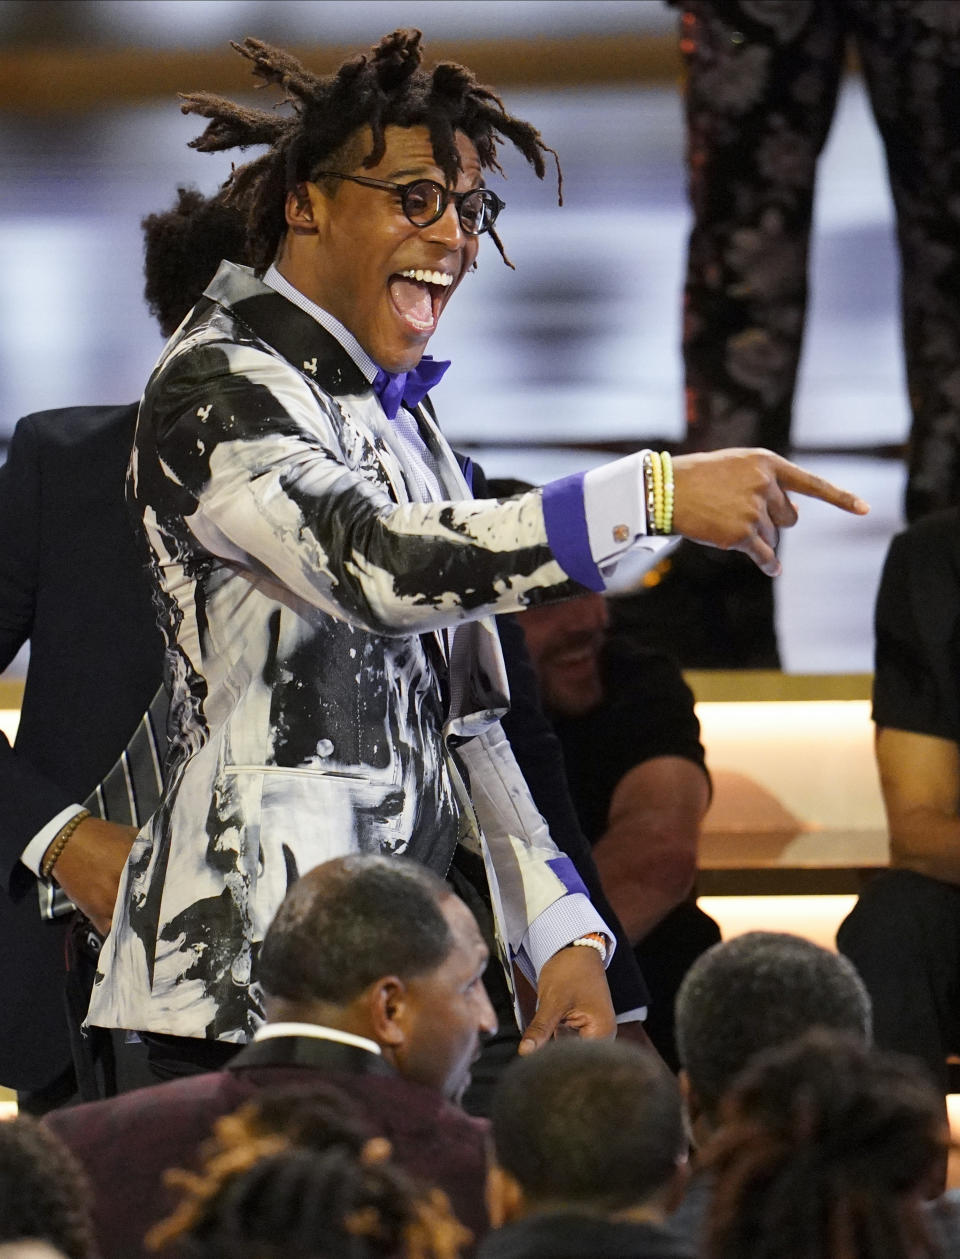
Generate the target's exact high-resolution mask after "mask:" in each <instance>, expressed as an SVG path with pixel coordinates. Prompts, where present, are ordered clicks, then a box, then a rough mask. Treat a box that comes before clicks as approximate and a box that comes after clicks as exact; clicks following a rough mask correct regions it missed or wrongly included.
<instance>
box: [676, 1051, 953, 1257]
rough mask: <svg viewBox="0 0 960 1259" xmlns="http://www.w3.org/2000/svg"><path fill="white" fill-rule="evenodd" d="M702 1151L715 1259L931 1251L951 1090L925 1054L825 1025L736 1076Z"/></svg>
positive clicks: (909, 1254)
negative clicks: (867, 1041) (929, 1068)
mask: <svg viewBox="0 0 960 1259" xmlns="http://www.w3.org/2000/svg"><path fill="white" fill-rule="evenodd" d="M721 1109H722V1119H723V1122H722V1125H721V1127H720V1128H719V1130H718V1131H717V1134H716V1136H715V1137H714V1138H713V1140H712V1141H711V1142H710V1143H709V1144H708V1145H707V1147H706V1148H705V1149H704V1150H703V1152H702V1156H701V1166H702V1167H704V1168H705V1169H707V1170H709V1172H710V1173H711V1175H712V1177H713V1197H712V1202H711V1207H710V1214H709V1219H708V1242H709V1244H708V1247H707V1254H708V1256H709V1259H924V1257H927V1256H933V1255H935V1254H937V1250H936V1248H935V1247H934V1245H933V1243H932V1241H931V1238H930V1235H929V1233H928V1230H927V1225H926V1222H925V1219H924V1215H923V1210H922V1199H923V1198H924V1197H925V1196H928V1195H929V1193H930V1192H931V1190H932V1188H933V1186H934V1183H935V1181H936V1177H937V1176H938V1175H939V1174H941V1173H942V1166H943V1158H944V1155H945V1146H946V1142H947V1127H946V1115H945V1112H944V1108H943V1098H942V1096H941V1095H940V1094H939V1093H938V1091H937V1089H936V1088H935V1087H934V1084H933V1081H932V1080H931V1079H928V1078H927V1077H926V1076H925V1074H924V1072H923V1068H922V1066H921V1065H920V1064H919V1063H916V1062H914V1061H913V1060H911V1059H909V1058H903V1057H900V1055H898V1054H892V1053H881V1052H880V1051H879V1050H870V1049H869V1048H867V1047H866V1046H865V1045H864V1044H863V1043H862V1041H860V1040H858V1039H856V1038H855V1037H853V1036H850V1035H845V1034H843V1033H839V1032H831V1031H827V1030H826V1029H824V1028H819V1029H816V1030H815V1031H811V1032H809V1033H808V1034H807V1035H806V1036H804V1037H803V1038H802V1039H800V1040H799V1041H797V1042H796V1043H794V1044H791V1045H788V1046H786V1047H781V1048H778V1049H772V1050H768V1051H767V1052H765V1053H763V1054H760V1055H758V1056H757V1058H755V1059H754V1060H753V1062H752V1063H751V1064H750V1066H748V1067H747V1069H746V1070H745V1071H744V1072H743V1074H742V1075H741V1076H739V1077H738V1079H737V1082H736V1083H735V1084H734V1086H733V1088H732V1089H731V1090H730V1092H729V1094H728V1095H727V1097H726V1098H725V1099H724V1102H723V1104H722V1108H721Z"/></svg>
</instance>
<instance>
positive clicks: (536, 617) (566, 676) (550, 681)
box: [489, 477, 610, 717]
mask: <svg viewBox="0 0 960 1259" xmlns="http://www.w3.org/2000/svg"><path fill="white" fill-rule="evenodd" d="M532 488H533V487H532V486H531V485H530V484H529V482H527V481H519V480H516V479H513V478H507V477H501V478H498V479H495V480H491V481H490V482H489V489H490V493H491V494H493V495H495V496H496V497H497V498H510V497H512V496H513V495H515V494H525V493H526V492H527V491H528V490H530V489H532ZM517 623H518V624H519V625H520V627H521V628H522V629H523V634H524V638H525V639H526V641H527V651H528V652H529V653H530V660H531V662H532V663H533V667H534V669H535V670H536V673H537V681H538V682H539V684H540V693H541V695H542V696H543V703H544V706H545V707H546V708H548V709H549V710H550V711H551V712H553V713H557V714H559V715H560V716H563V717H581V716H583V714H584V713H588V712H590V711H591V709H594V708H596V707H597V705H598V704H600V703H601V702H602V700H603V680H602V678H601V674H600V652H601V651H602V649H603V645H604V642H605V641H606V637H607V627H608V626H609V624H610V613H609V610H608V608H607V601H606V599H605V598H604V597H603V595H600V594H596V593H593V592H591V593H588V594H583V595H579V596H577V597H576V598H574V599H566V600H564V601H563V602H562V603H545V604H540V605H537V606H533V607H528V608H526V609H524V611H523V612H521V613H519V614H518V616H517Z"/></svg>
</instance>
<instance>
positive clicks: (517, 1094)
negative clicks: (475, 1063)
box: [488, 1039, 688, 1225]
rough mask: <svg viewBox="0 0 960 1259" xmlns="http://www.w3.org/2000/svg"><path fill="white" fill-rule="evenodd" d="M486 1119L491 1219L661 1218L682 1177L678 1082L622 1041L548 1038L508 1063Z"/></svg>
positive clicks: (683, 1142)
mask: <svg viewBox="0 0 960 1259" xmlns="http://www.w3.org/2000/svg"><path fill="white" fill-rule="evenodd" d="M492 1122H493V1159H494V1162H493V1166H492V1168H491V1172H490V1180H489V1189H488V1198H489V1206H490V1214H491V1219H492V1221H493V1223H494V1225H500V1224H503V1223H506V1222H508V1221H509V1220H511V1219H513V1218H516V1217H518V1216H521V1215H525V1214H527V1213H529V1212H533V1211H540V1210H544V1209H550V1208H558V1209H562V1210H571V1209H572V1210H577V1209H580V1210H583V1211H585V1212H588V1213H598V1212H602V1213H605V1214H613V1213H615V1212H619V1211H623V1210H626V1209H637V1208H643V1207H645V1208H648V1209H649V1210H650V1212H651V1213H652V1214H662V1213H663V1212H665V1211H667V1210H669V1209H670V1208H671V1207H672V1206H674V1205H675V1203H676V1199H677V1198H678V1197H679V1193H680V1190H681V1188H682V1184H683V1181H684V1180H685V1172H686V1168H685V1165H686V1157H687V1146H688V1139H687V1132H686V1127H685V1124H684V1118H683V1107H682V1103H681V1099H680V1092H679V1089H678V1088H677V1083H676V1081H675V1080H674V1078H673V1076H672V1075H671V1074H670V1073H669V1071H668V1070H667V1068H666V1067H665V1066H664V1064H663V1063H662V1062H661V1061H660V1059H659V1058H658V1057H656V1055H654V1054H651V1053H649V1052H647V1051H645V1050H643V1049H641V1048H639V1047H638V1046H636V1045H631V1044H629V1043H627V1042H624V1041H589V1040H584V1041H581V1040H575V1039H570V1040H564V1041H556V1042H553V1043H551V1044H548V1045H545V1046H544V1048H543V1049H541V1050H539V1051H538V1052H537V1053H535V1054H531V1055H530V1056H529V1057H527V1058H519V1059H517V1060H516V1061H515V1062H513V1063H511V1064H510V1066H509V1067H508V1069H507V1070H506V1071H505V1072H504V1075H503V1079H502V1080H501V1082H500V1084H499V1085H498V1088H497V1092H496V1095H495V1098H494V1104H493V1117H492Z"/></svg>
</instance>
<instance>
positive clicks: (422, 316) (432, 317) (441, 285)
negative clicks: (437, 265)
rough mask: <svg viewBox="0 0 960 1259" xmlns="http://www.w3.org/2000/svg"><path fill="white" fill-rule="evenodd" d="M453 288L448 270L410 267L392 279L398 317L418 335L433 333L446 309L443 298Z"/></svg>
mask: <svg viewBox="0 0 960 1259" xmlns="http://www.w3.org/2000/svg"><path fill="white" fill-rule="evenodd" d="M452 285H453V276H452V275H448V274H447V273H446V272H445V271H430V270H427V269H423V270H421V269H419V268H413V267H408V268H407V270H406V271H400V272H398V273H397V274H396V275H392V276H391V277H390V283H389V290H390V297H391V299H392V301H393V304H394V307H395V308H396V311H397V314H398V315H399V316H400V318H401V319H402V320H403V321H404V323H406V324H407V325H408V326H409V327H410V328H411V329H413V330H414V331H415V332H419V333H424V332H426V333H429V332H433V330H434V328H436V326H437V321H438V319H439V318H440V312H441V310H442V309H443V303H444V300H445V298H444V295H445V293H446V291H447V289H449V288H451V286H452Z"/></svg>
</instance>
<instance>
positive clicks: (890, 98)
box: [678, 0, 960, 519]
mask: <svg viewBox="0 0 960 1259" xmlns="http://www.w3.org/2000/svg"><path fill="white" fill-rule="evenodd" d="M678 7H679V8H680V11H681V40H680V46H681V50H682V52H683V55H684V59H685V62H686V68H687V89H686V107H687V126H688V140H689V150H688V161H689V171H690V197H691V202H692V206H693V212H694V226H693V229H692V232H691V236H690V246H689V255H688V269H687V276H686V285H685V300H684V332H683V348H684V359H685V368H686V386H687V415H688V426H689V427H688V437H687V444H688V448H690V449H699V450H703V449H717V448H719V447H723V446H733V445H743V444H749V445H763V446H767V447H770V448H771V449H773V450H778V451H781V452H783V451H785V450H786V449H787V447H788V444H789V437H790V416H791V406H792V400H793V391H794V383H795V380H796V374H797V364H798V360H799V356H800V347H801V340H802V336H803V324H804V313H805V307H806V298H807V252H808V245H809V237H810V221H811V210H812V202H813V187H814V180H815V176H816V162H817V157H818V155H819V153H820V150H821V149H822V147H823V144H824V141H825V140H826V137H827V132H828V130H829V127H830V122H831V119H832V117H833V112H834V108H835V105H836V100H837V92H838V88H839V83H840V78H841V74H842V72H843V67H844V61H845V54H846V45H847V40H848V38H850V39H852V40H853V42H854V44H855V46H856V49H857V53H858V55H859V59H860V63H861V66H862V68H863V73H864V77H865V79H866V84H867V89H868V92H869V96H870V102H871V106H872V109H873V113H874V117H875V119H876V122H877V126H878V128H879V131H880V135H881V137H882V140H883V145H884V149H885V151H886V159H887V168H888V172H889V177H890V186H891V190H892V194H893V200H894V205H895V207H896V216H897V236H898V241H899V248H900V258H901V273H902V283H901V301H902V316H903V338H904V349H905V355H906V366H907V383H908V388H909V393H910V406H911V411H912V415H913V423H912V429H911V436H910V448H909V476H908V488H907V503H906V507H907V515H908V518H910V519H913V518H916V517H917V516H920V515H923V514H924V513H926V512H927V511H930V510H933V509H936V508H938V507H945V506H948V505H950V504H954V503H958V502H960V0H715V2H711V0H681V2H680V3H679V5H678ZM839 423H840V424H842V419H840V420H839Z"/></svg>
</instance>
